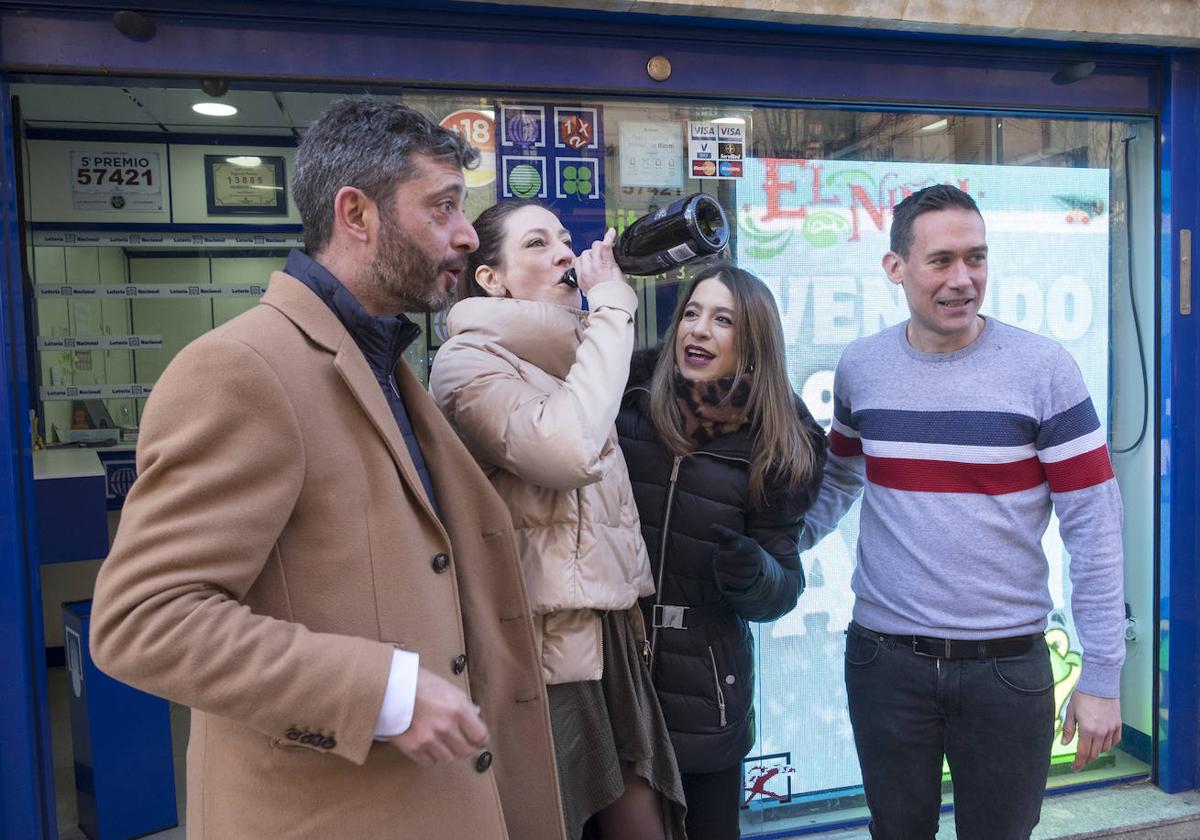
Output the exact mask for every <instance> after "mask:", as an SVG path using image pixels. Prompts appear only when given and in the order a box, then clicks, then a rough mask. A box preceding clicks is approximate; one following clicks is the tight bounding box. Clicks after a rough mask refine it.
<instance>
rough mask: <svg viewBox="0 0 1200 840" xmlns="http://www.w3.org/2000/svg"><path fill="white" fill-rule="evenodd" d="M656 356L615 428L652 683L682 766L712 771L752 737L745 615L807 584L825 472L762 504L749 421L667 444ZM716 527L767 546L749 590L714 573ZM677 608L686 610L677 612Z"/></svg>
mask: <svg viewBox="0 0 1200 840" xmlns="http://www.w3.org/2000/svg"><path fill="white" fill-rule="evenodd" d="M653 361H654V354H653V351H642V352H640V353H636V354H635V355H634V366H633V369H632V371H631V376H630V387H629V390H628V391H627V392H626V394H625V401H624V403H623V404H622V408H621V412H620V414H619V415H618V417H617V432H618V434H619V435H620V438H621V448H622V449H623V450H624V453H625V460H626V462H627V464H628V465H629V477H630V480H631V481H632V482H633V493H634V498H635V500H636V501H637V507H638V513H639V515H640V517H641V520H642V535H643V536H644V537H645V540H646V548H647V549H648V550H649V552H650V563H651V570H652V572H653V573H654V579H655V584H656V589H657V592H656V594H655V596H654V598H647V599H643V601H642V609H643V611H644V613H645V617H646V627H647V629H648V630H649V632H650V635H651V639H652V640H653V641H652V644H653V649H654V653H653V660H652V668H653V674H654V685H655V688H656V689H657V691H658V696H659V700H660V701H661V703H662V709H663V715H664V716H665V717H666V721H667V727H668V728H669V729H670V731H671V741H672V743H673V744H674V746H675V756H676V758H677V759H678V762H679V769H680V771H682V772H684V773H706V772H713V771H716V770H722V769H725V768H727V767H732V766H733V765H735V764H737V763H738V762H739V761H741V760H742V759H743V758H744V757H745V756H746V755H747V754H748V753H749V752H750V749H751V747H753V746H754V708H753V698H754V640H753V637H752V636H751V635H750V628H749V626H748V624H747V622H750V621H771V620H774V619H776V618H779V617H780V616H782V615H784V614H786V613H787V612H789V611H790V610H791V609H792V608H793V607H795V605H796V599H797V598H798V597H799V595H800V593H801V591H802V590H803V589H804V572H803V570H802V569H801V568H800V555H799V551H798V549H797V545H796V543H797V540H798V538H799V536H800V529H801V527H802V526H803V524H804V512H805V511H807V510H808V507H809V505H810V504H812V501H813V499H814V498H815V497H816V493H817V489H818V488H819V487H820V483H821V469H817V470H815V471H814V474H813V476H812V478H811V479H810V480H809V482H808V483H807V484H806V485H804V486H803V487H800V488H792V489H791V490H790V491H789V490H787V489H785V488H774V490H773V492H771V493H770V494H769V498H770V501H769V503H768V504H767V505H765V506H764V507H763V509H757V510H756V509H755V508H754V506H753V505H752V504H751V501H750V486H749V469H750V454H751V450H752V444H753V441H752V439H751V436H750V432H749V429H748V427H743V428H742V429H740V430H738V431H736V432H733V433H731V434H727V435H723V436H721V437H719V438H717V439H716V440H714V441H712V442H711V443H709V444H707V445H705V446H703V447H700V448H699V449H697V450H696V451H694V452H692V453H690V454H688V455H686V456H683V457H678V458H677V457H676V456H674V455H672V454H671V453H670V452H669V451H668V450H667V449H666V448H664V447H663V446H662V444H661V443H660V442H659V439H658V435H657V433H656V432H655V430H654V426H653V424H652V423H651V422H650V394H649V390H648V383H649V376H650V372H651V371H650V366H651V365H652V364H653ZM796 410H797V412H798V413H799V414H800V416H801V418H802V420H803V421H804V424H805V426H806V428H808V430H809V434H810V435H811V437H812V441H813V445H814V447H815V449H816V452H817V466H818V467H819V468H821V467H823V466H824V463H825V446H826V444H825V433H824V432H823V431H822V430H821V427H820V426H818V425H817V423H816V421H815V420H814V419H813V417H812V415H811V414H810V413H809V411H808V409H807V408H806V407H805V406H804V404H803V403H802V402H801V401H800V399H799V398H797V399H796ZM713 525H724V526H726V527H727V528H730V529H732V530H734V531H737V532H738V533H741V534H746V535H747V536H749V537H751V538H753V539H754V540H755V541H756V542H757V543H758V544H759V547H760V548H761V557H760V560H761V573H760V574H759V576H758V578H757V579H756V581H755V582H754V583H753V584H752V585H751V586H750V587H749V588H748V589H747V590H745V591H744V592H731V591H727V590H725V589H724V588H722V587H721V586H720V584H719V583H718V581H717V578H716V574H715V572H714V565H713V559H714V555H715V553H716V549H717V536H716V534H715V533H714V532H713ZM664 529H665V531H664ZM663 558H665V563H664V562H663ZM664 606H665V608H664ZM678 606H686V607H688V609H687V610H686V611H679V610H674V609H671V607H678ZM656 616H657V618H658V621H657V623H658V624H660V625H663V624H666V625H671V624H680V623H682V624H683V625H684V627H686V629H678V628H677V627H671V626H664V627H659V628H657V629H655V628H654V624H655V617H656Z"/></svg>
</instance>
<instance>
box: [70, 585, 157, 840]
mask: <svg viewBox="0 0 1200 840" xmlns="http://www.w3.org/2000/svg"><path fill="white" fill-rule="evenodd" d="M91 608H92V602H91V601H75V602H72V603H68V604H63V641H64V643H65V644H66V650H67V670H68V672H69V673H70V676H71V693H70V695H69V697H68V701H69V703H70V710H71V740H72V742H73V746H74V751H75V790H76V799H77V801H78V803H79V827H80V828H81V829H83V831H84V833H85V834H87V835H88V837H90V838H92V840H126V838H130V837H142V836H144V835H146V834H150V833H153V832H157V831H162V830H164V829H167V828H171V827H172V826H175V825H178V824H179V815H178V811H177V809H176V804H175V771H174V766H175V765H174V759H173V758H172V752H171V717H170V710H169V707H168V705H167V701H166V700H163V699H162V698H161V697H154V696H153V695H150V694H146V693H145V692H143V691H138V690H137V689H136V688H131V687H130V686H128V685H125V684H124V683H122V682H118V681H117V680H114V679H113V678H112V677H109V676H108V675H106V674H104V673H103V672H102V671H100V669H98V668H97V667H96V666H95V664H94V663H93V662H92V657H91V652H90V649H89V646H88V631H89V629H90V625H91Z"/></svg>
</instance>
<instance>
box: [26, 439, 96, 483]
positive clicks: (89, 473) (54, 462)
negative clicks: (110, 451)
mask: <svg viewBox="0 0 1200 840" xmlns="http://www.w3.org/2000/svg"><path fill="white" fill-rule="evenodd" d="M110 448H111V447H110ZM97 452H98V450H96V449H86V448H82V447H76V446H71V447H64V448H62V449H39V450H36V451H35V452H34V453H33V478H34V480H35V481H36V480H37V479H42V478H94V477H96V476H99V477H101V478H103V477H104V464H102V463H100V456H99V455H97V454H96V453H97Z"/></svg>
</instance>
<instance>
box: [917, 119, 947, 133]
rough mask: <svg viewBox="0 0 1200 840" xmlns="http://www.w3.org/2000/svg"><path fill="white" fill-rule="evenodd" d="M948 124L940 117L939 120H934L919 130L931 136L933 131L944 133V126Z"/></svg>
mask: <svg viewBox="0 0 1200 840" xmlns="http://www.w3.org/2000/svg"><path fill="white" fill-rule="evenodd" d="M949 124H950V123H949V121H948V120H947V119H946V118H945V117H942V118H941V119H940V120H934V121H933V122H931V123H930V124H929V125H923V126H921V128H920V130H921V131H924V132H925V133H926V134H933V133H934V132H935V131H945V130H946V126H947V125H949Z"/></svg>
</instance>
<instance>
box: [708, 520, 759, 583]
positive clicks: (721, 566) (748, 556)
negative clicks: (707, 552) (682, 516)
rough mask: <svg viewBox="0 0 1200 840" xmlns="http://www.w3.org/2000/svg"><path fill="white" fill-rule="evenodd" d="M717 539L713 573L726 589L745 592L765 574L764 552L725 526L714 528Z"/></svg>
mask: <svg viewBox="0 0 1200 840" xmlns="http://www.w3.org/2000/svg"><path fill="white" fill-rule="evenodd" d="M712 530H713V533H714V534H716V535H717V550H716V552H715V553H714V554H713V570H714V571H715V572H716V575H717V582H718V583H719V584H721V587H722V588H723V589H727V590H730V591H732V592H744V591H746V590H747V589H749V588H750V587H751V586H753V585H754V582H755V581H756V580H758V576H759V575H760V574H762V548H761V547H760V546H759V544H758V543H757V542H755V541H754V540H752V539H751V538H750V537H747V536H746V535H745V534H739V533H738V532H737V531H734V530H733V529H731V528H726V527H725V526H724V525H713V526H712Z"/></svg>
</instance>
